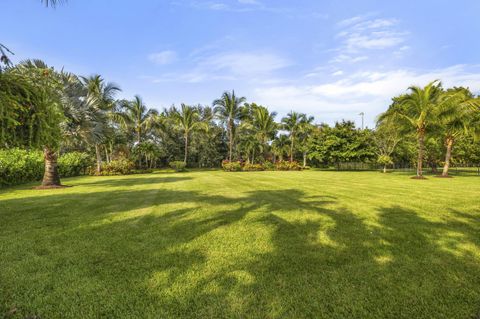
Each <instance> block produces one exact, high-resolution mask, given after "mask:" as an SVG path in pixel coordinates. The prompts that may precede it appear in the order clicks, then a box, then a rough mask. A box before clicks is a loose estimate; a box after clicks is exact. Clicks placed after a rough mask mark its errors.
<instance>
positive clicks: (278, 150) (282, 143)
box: [272, 134, 290, 163]
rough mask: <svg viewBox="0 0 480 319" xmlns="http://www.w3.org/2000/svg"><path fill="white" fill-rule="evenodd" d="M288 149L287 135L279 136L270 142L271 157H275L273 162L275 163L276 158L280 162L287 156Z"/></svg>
mask: <svg viewBox="0 0 480 319" xmlns="http://www.w3.org/2000/svg"><path fill="white" fill-rule="evenodd" d="M289 149H290V140H289V138H288V136H287V135H285V134H281V135H280V136H278V137H277V138H276V139H274V140H273V142H272V150H273V155H274V156H275V158H274V160H273V162H274V163H275V159H276V156H278V159H279V160H280V161H283V156H284V155H285V154H288V151H289Z"/></svg>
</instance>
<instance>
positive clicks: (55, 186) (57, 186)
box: [33, 185, 73, 189]
mask: <svg viewBox="0 0 480 319" xmlns="http://www.w3.org/2000/svg"><path fill="white" fill-rule="evenodd" d="M68 187H73V186H69V185H51V186H42V185H40V186H35V187H33V189H57V188H68Z"/></svg>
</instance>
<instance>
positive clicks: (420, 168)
mask: <svg viewBox="0 0 480 319" xmlns="http://www.w3.org/2000/svg"><path fill="white" fill-rule="evenodd" d="M424 152H425V130H423V129H420V130H419V131H418V158H417V177H420V178H421V177H423V154H424Z"/></svg>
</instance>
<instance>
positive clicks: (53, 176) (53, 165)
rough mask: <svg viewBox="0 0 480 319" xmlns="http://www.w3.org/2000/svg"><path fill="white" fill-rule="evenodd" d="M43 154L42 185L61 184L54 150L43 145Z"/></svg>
mask: <svg viewBox="0 0 480 319" xmlns="http://www.w3.org/2000/svg"><path fill="white" fill-rule="evenodd" d="M43 156H44V159H45V174H44V175H43V180H42V186H46V187H50V186H61V185H62V184H61V183H60V175H59V174H58V165H57V154H56V153H55V151H53V150H51V149H49V148H48V147H45V148H44V150H43Z"/></svg>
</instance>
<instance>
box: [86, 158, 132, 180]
mask: <svg viewBox="0 0 480 319" xmlns="http://www.w3.org/2000/svg"><path fill="white" fill-rule="evenodd" d="M134 167H135V164H134V163H133V162H132V161H130V160H128V159H126V158H121V159H117V160H113V161H110V162H108V163H106V164H105V165H104V166H103V167H102V171H101V172H100V175H104V176H108V175H128V174H133V169H134ZM93 174H94V175H96V172H95V171H93Z"/></svg>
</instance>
